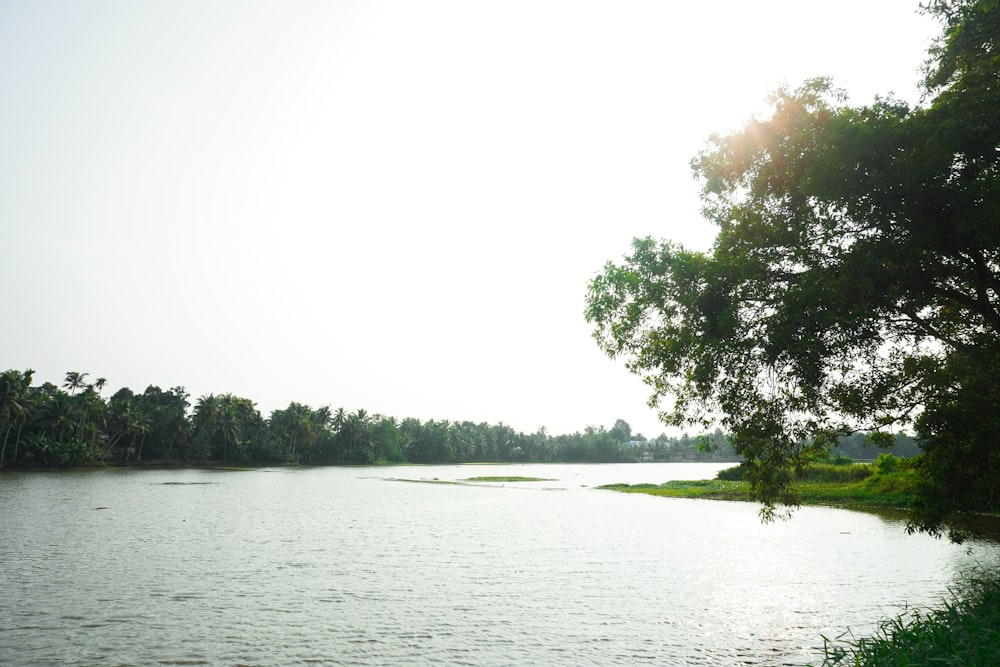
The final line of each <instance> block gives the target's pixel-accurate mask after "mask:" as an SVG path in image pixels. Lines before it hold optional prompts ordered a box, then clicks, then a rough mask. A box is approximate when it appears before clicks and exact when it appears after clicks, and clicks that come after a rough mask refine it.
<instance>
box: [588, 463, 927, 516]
mask: <svg viewBox="0 0 1000 667" xmlns="http://www.w3.org/2000/svg"><path fill="white" fill-rule="evenodd" d="M723 472H725V471H723ZM915 483H916V478H915V476H914V473H913V472H912V471H909V470H904V471H900V472H891V473H883V474H873V470H872V467H871V466H867V465H863V464H853V465H850V466H833V465H828V464H814V466H812V467H811V469H810V471H809V473H807V475H806V476H805V478H804V479H800V480H798V481H797V482H796V483H795V490H796V491H797V493H798V496H799V502H800V503H801V504H803V505H832V506H836V507H848V508H885V509H896V508H904V507H907V506H908V505H909V503H910V500H911V499H912V497H913V491H914V485H915ZM599 488H602V489H608V490H612V491H621V492H623V493H645V494H648V495H652V496H666V497H669V498H702V499H708V500H742V501H750V502H754V499H753V498H752V497H751V496H750V492H749V489H748V485H747V483H746V482H743V481H728V480H722V479H712V480H699V481H673V482H666V483H664V484H631V485H630V484H609V485H606V486H602V487H599Z"/></svg>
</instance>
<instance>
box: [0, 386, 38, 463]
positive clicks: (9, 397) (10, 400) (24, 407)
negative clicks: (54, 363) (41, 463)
mask: <svg viewBox="0 0 1000 667" xmlns="http://www.w3.org/2000/svg"><path fill="white" fill-rule="evenodd" d="M34 372H35V371H33V370H31V369H28V370H26V371H24V372H18V371H15V370H8V371H4V372H3V373H2V374H0V429H2V431H3V444H2V445H0V468H3V466H4V461H5V458H6V455H7V441H8V439H9V438H10V432H11V429H13V427H14V425H15V424H17V437H16V438H15V439H14V460H15V461H17V445H18V443H19V442H20V441H21V427H22V426H24V422H25V421H27V418H28V414H29V411H30V408H29V405H30V395H29V393H28V386H29V385H30V384H31V377H32V375H33V374H34Z"/></svg>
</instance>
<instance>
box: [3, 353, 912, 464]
mask: <svg viewBox="0 0 1000 667" xmlns="http://www.w3.org/2000/svg"><path fill="white" fill-rule="evenodd" d="M88 378H89V375H88V374H87V373H80V372H70V373H67V374H66V376H65V379H64V382H63V383H62V385H61V386H57V385H55V384H53V383H51V382H44V383H42V384H41V385H35V384H34V383H33V380H34V372H33V371H31V370H25V371H18V370H7V371H4V372H2V373H0V468H2V467H4V466H7V467H11V466H17V467H48V468H51V467H75V466H88V465H103V464H108V463H110V464H117V465H121V464H129V465H135V464H149V463H154V462H158V463H176V464H191V465H204V464H207V463H211V464H214V465H221V466H232V465H274V464H286V463H293V464H294V463H299V464H310V465H329V464H369V463H377V462H387V463H392V462H397V463H476V462H497V463H502V462H557V461H558V462H593V463H608V462H612V463H613V462H632V461H733V462H735V461H738V460H739V457H738V456H737V455H736V454H735V452H734V451H733V449H732V446H731V445H730V443H729V439H728V437H727V436H726V435H725V434H723V433H722V432H721V431H718V430H716V431H714V432H712V433H710V434H707V435H705V436H698V437H694V436H689V435H681V436H679V437H670V436H667V435H666V434H661V435H659V436H657V437H656V438H652V439H650V438H646V437H645V436H643V435H642V434H641V433H633V432H632V429H631V427H630V426H629V424H628V423H627V422H625V421H624V420H618V421H616V422H615V424H614V425H613V426H612V427H611V428H610V429H607V428H604V427H603V426H598V427H588V428H586V429H584V430H583V431H582V432H577V433H572V434H566V435H552V434H549V433H548V431H547V430H546V429H544V428H540V429H538V430H537V431H535V432H534V433H523V432H518V431H516V430H514V429H513V428H511V427H510V426H508V425H506V424H503V423H498V424H487V423H473V422H470V421H449V420H426V421H421V420H419V419H416V418H413V417H408V418H404V419H398V418H396V417H392V416H387V415H380V414H371V413H369V412H367V411H366V410H363V409H360V410H356V411H353V412H348V411H346V410H344V409H343V408H338V409H336V410H332V409H330V408H329V407H326V406H324V407H319V408H313V407H310V406H308V405H304V404H302V403H296V402H292V403H289V405H288V407H286V408H283V409H279V410H274V411H272V412H271V414H270V415H269V416H267V417H265V416H264V415H262V414H261V413H260V411H258V410H257V407H256V404H255V403H254V402H253V401H252V400H250V399H249V398H244V397H240V396H235V395H233V394H208V395H205V396H201V397H200V398H198V399H197V400H194V401H192V400H191V397H190V395H189V394H188V393H187V391H186V390H185V389H184V387H171V388H170V389H167V390H163V389H161V388H160V387H157V386H154V385H150V386H148V387H147V388H146V389H145V391H143V392H142V393H137V392H135V391H133V390H131V389H129V388H128V387H122V388H121V389H118V390H117V391H115V392H114V393H112V394H111V395H110V396H107V397H105V395H104V394H105V392H106V390H107V380H105V379H104V378H96V379H95V380H93V381H90V380H89V379H88ZM864 439H865V438H864V436H863V435H861V434H853V435H851V436H848V437H845V438H844V439H843V440H842V442H841V443H839V444H838V448H839V449H837V451H851V452H859V451H860V450H861V448H862V445H861V443H862V442H863V441H864ZM870 451H871V450H869V452H870ZM893 451H897V452H899V453H900V454H902V455H911V454H914V453H916V452H917V451H918V450H917V447H916V444H915V443H914V441H913V440H912V438H909V437H906V436H899V437H898V438H897V439H896V441H895V449H894V450H893Z"/></svg>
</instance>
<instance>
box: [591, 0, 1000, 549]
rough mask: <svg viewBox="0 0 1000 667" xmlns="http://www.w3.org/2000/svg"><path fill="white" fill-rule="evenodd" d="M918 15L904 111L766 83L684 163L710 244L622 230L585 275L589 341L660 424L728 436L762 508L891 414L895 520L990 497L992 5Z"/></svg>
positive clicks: (997, 16) (998, 73) (999, 12)
mask: <svg viewBox="0 0 1000 667" xmlns="http://www.w3.org/2000/svg"><path fill="white" fill-rule="evenodd" d="M923 9H924V10H925V11H928V12H930V13H932V14H933V15H934V16H936V17H937V18H938V19H940V21H941V23H942V26H943V32H942V36H941V37H940V38H939V40H938V41H937V43H936V44H935V45H934V47H933V48H932V49H931V52H930V58H929V60H928V62H927V64H926V70H925V78H924V82H923V83H924V89H925V98H924V102H923V103H922V104H921V105H918V106H915V107H911V106H910V105H908V104H906V103H904V102H902V101H900V100H897V99H894V98H892V97H887V98H881V99H877V100H876V101H875V102H873V103H872V104H869V105H865V106H851V105H849V104H848V103H847V101H846V98H845V96H844V95H843V94H842V93H841V92H839V91H837V90H835V89H834V88H833V87H832V86H831V84H830V82H829V80H827V79H817V80H813V81H809V82H807V83H806V84H804V85H803V86H801V87H800V88H798V89H796V90H789V89H781V90H779V91H777V93H775V94H774V95H773V98H772V100H771V101H772V108H773V112H772V113H771V114H770V117H767V118H762V119H755V120H753V121H751V122H750V123H749V124H748V125H747V126H746V127H745V128H744V129H743V130H742V131H740V132H736V133H734V134H731V135H728V136H713V137H712V138H711V139H710V141H709V144H708V146H707V148H706V149H705V150H704V151H703V152H702V153H701V154H699V155H698V156H697V157H696V158H695V160H694V161H693V163H692V165H693V167H694V170H695V172H696V175H697V176H698V177H699V178H700V179H701V183H702V198H703V202H704V209H703V210H704V214H705V216H706V217H707V218H708V219H709V220H711V221H712V222H714V223H715V224H716V225H718V228H719V232H718V236H717V238H716V241H715V243H714V245H713V247H712V249H711V250H710V251H709V252H707V253H702V252H692V251H688V250H686V249H684V248H682V247H680V246H678V245H674V244H672V243H670V242H667V241H657V240H653V239H649V238H647V239H637V240H636V241H634V243H633V249H632V252H631V254H630V255H628V256H627V257H626V258H625V260H624V262H622V263H620V264H617V265H616V264H608V265H607V266H606V267H605V270H604V271H603V273H602V274H600V275H599V276H598V277H596V278H595V279H594V280H593V281H592V283H591V285H590V291H589V293H588V298H587V312H586V315H587V318H588V321H590V322H591V323H592V324H593V325H594V328H595V331H594V333H595V337H596V338H597V340H598V341H599V343H600V344H601V346H602V347H603V348H604V349H605V351H606V352H607V353H608V354H610V355H611V356H613V357H619V356H620V357H623V358H624V359H625V360H626V362H627V364H628V366H629V368H630V369H631V370H633V371H634V372H636V373H638V374H640V375H642V376H643V377H644V378H645V379H646V381H647V382H648V383H649V384H650V386H651V387H652V388H653V392H654V393H653V396H652V398H651V402H652V403H653V404H655V405H659V406H660V407H661V410H662V414H663V417H664V419H665V421H666V422H667V423H670V424H677V425H682V424H699V425H702V426H707V425H709V424H711V423H712V422H715V421H721V422H722V424H723V426H724V427H725V428H726V429H727V430H729V431H730V432H732V434H733V439H732V444H733V446H734V448H735V449H736V450H737V451H738V452H739V453H740V454H742V455H743V456H744V457H745V458H746V464H745V465H746V468H747V476H748V479H749V480H750V482H751V488H752V490H753V492H754V493H755V494H756V495H757V497H758V498H759V499H760V500H761V501H762V502H763V512H764V514H765V516H771V515H773V513H774V511H775V509H776V508H778V507H780V506H782V505H786V506H794V504H795V501H796V496H795V492H794V483H793V482H794V471H795V469H796V467H797V466H801V465H802V464H803V462H804V461H806V460H808V458H809V457H810V456H812V455H814V454H815V453H817V452H820V451H824V450H825V449H826V448H827V447H828V446H829V445H830V443H831V442H832V441H833V440H834V439H835V438H836V437H837V436H839V435H842V434H845V433H849V432H852V431H855V430H858V429H869V430H874V431H876V432H888V431H891V430H893V429H897V428H901V427H903V426H912V427H913V428H914V429H915V430H916V432H917V434H918V436H919V438H920V442H921V445H922V447H923V450H924V454H923V456H922V457H921V463H920V474H921V479H922V489H921V494H920V498H919V499H918V502H917V504H916V505H915V506H914V508H913V509H914V512H913V514H912V521H911V526H913V527H915V528H919V529H923V530H927V531H930V532H932V533H938V532H940V531H941V530H942V529H943V528H946V527H948V528H956V527H960V526H961V522H960V521H959V520H960V519H961V518H962V517H963V516H965V514H966V513H968V512H972V511H975V510H981V509H985V508H993V509H996V508H998V507H1000V474H998V473H1000V445H998V442H1000V440H998V436H1000V113H998V109H1000V44H998V41H1000V7H998V0H950V1H939V2H931V3H930V4H929V5H928V6H926V7H924V8H923ZM953 535H955V536H960V533H959V532H956V533H953Z"/></svg>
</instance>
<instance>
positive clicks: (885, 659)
mask: <svg viewBox="0 0 1000 667" xmlns="http://www.w3.org/2000/svg"><path fill="white" fill-rule="evenodd" d="M825 654H826V655H825V658H824V660H823V662H822V667H902V666H904V665H942V666H951V667H994V666H995V665H997V664H1000V576H998V575H989V576H985V577H981V578H978V579H972V580H970V581H968V582H967V583H966V584H965V587H964V590H962V591H961V592H960V593H959V594H957V595H955V596H954V597H953V598H952V599H951V600H949V601H947V602H945V603H944V606H943V607H942V608H941V609H936V610H932V611H924V612H921V611H918V610H917V611H912V612H910V613H908V614H904V615H902V616H899V617H896V618H893V619H889V620H886V621H883V622H882V623H881V625H880V626H879V629H878V630H877V631H876V633H875V634H874V635H873V636H871V637H864V638H860V639H858V638H847V639H845V638H840V639H836V640H833V641H829V642H827V643H826V647H825Z"/></svg>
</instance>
